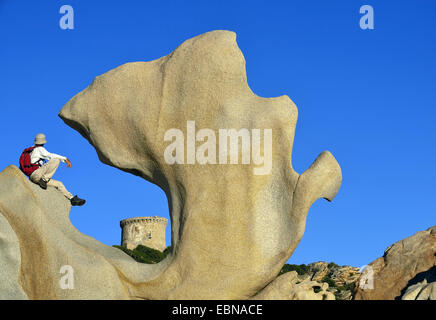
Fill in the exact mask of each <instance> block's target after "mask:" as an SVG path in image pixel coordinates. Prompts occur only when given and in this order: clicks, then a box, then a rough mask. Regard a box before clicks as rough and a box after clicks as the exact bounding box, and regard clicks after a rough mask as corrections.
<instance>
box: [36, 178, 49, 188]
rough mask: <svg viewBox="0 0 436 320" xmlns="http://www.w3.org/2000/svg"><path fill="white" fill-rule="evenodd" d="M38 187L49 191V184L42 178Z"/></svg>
mask: <svg viewBox="0 0 436 320" xmlns="http://www.w3.org/2000/svg"><path fill="white" fill-rule="evenodd" d="M38 185H39V186H40V187H41V188H42V189H44V190H47V182H46V181H44V180H42V178H41V179H39V181H38Z"/></svg>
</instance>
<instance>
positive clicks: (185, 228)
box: [0, 31, 342, 299]
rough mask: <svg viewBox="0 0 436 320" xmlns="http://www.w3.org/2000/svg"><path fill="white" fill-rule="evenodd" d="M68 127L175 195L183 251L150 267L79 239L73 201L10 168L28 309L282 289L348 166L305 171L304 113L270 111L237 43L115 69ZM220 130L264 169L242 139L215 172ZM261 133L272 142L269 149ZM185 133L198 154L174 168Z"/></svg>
mask: <svg viewBox="0 0 436 320" xmlns="http://www.w3.org/2000/svg"><path fill="white" fill-rule="evenodd" d="M59 116H60V117H61V118H62V119H63V120H64V121H65V123H66V124H68V125H70V126H71V127H72V128H74V129H76V130H77V131H78V132H80V134H82V136H83V137H85V138H86V139H87V140H88V141H89V142H90V144H91V145H92V146H93V147H94V148H95V150H96V151H97V154H98V156H99V159H100V160H101V161H102V162H103V163H105V164H108V165H110V166H113V167H115V168H118V169H120V170H123V171H126V172H129V173H132V174H134V175H137V176H140V177H142V178H144V179H145V180H148V181H151V182H152V183H155V184H156V185H158V186H160V187H161V188H162V189H163V190H164V191H165V193H166V195H167V198H168V202H169V208H170V217H171V223H172V224H171V233H172V248H173V249H172V253H171V254H169V255H168V256H167V258H166V259H165V260H163V261H162V262H160V263H158V264H155V265H143V264H139V263H136V262H134V261H133V260H132V259H130V258H129V257H128V256H126V255H125V254H123V253H122V252H121V251H119V250H117V249H115V248H110V247H107V246H105V245H103V244H101V243H99V242H98V241H96V240H94V239H91V238H90V237H87V236H85V235H83V234H81V233H80V232H78V231H77V230H76V229H74V227H72V225H71V223H70V222H69V220H68V212H69V209H70V208H69V207H68V203H67V202H65V201H66V200H65V199H64V200H62V199H61V198H59V197H58V195H57V194H54V192H55V190H48V191H47V192H45V191H42V190H37V189H35V188H36V187H35V186H32V185H31V183H30V182H28V181H26V178H25V177H24V176H23V175H21V176H20V174H21V173H20V172H19V171H17V170H18V169H16V168H14V167H8V168H7V169H6V170H4V171H3V172H2V173H1V174H0V179H1V182H0V213H1V214H2V215H3V217H4V218H5V219H6V220H7V221H8V224H9V227H8V226H5V227H2V228H4V229H5V231H4V232H5V234H7V239H8V240H7V243H8V244H7V248H8V250H9V251H7V253H2V254H6V255H8V258H9V259H10V261H11V262H10V263H8V268H9V269H7V270H8V271H6V272H8V273H11V275H12V277H13V279H14V280H13V281H12V283H11V285H10V286H9V292H12V293H13V294H14V295H15V296H19V297H24V296H27V297H28V298H31V299H57V298H64V299H104V298H110V299H132V298H135V299H247V298H250V297H252V296H254V295H255V294H256V293H258V292H259V291H260V290H261V289H262V288H264V287H266V286H267V285H268V284H269V283H271V282H272V281H273V280H274V279H275V278H276V276H277V274H278V273H279V271H280V269H281V268H282V266H283V265H284V263H285V262H286V261H287V260H288V259H289V257H290V256H291V254H292V253H293V251H294V250H295V248H296V247H297V245H298V243H299V241H300V239H301V238H302V236H303V234H304V230H305V223H306V215H307V212H308V210H309V208H310V206H311V205H312V203H313V202H314V201H316V200H317V199H318V198H325V199H328V200H332V199H333V198H334V197H335V195H336V193H337V192H338V190H339V187H340V185H341V179H342V178H341V170H340V167H339V165H338V163H337V161H336V160H335V158H334V157H333V156H332V155H331V153H330V152H328V151H325V152H323V153H321V154H320V155H319V156H318V157H317V158H316V160H315V161H314V163H313V164H312V165H311V166H310V168H308V169H307V170H306V171H305V172H304V173H302V174H301V175H300V174H298V173H297V172H295V171H294V170H293V168H292V163H291V156H292V144H293V139H294V130H295V126H296V121H297V108H296V106H295V104H294V103H293V102H292V101H291V100H290V99H289V98H288V97H287V96H281V97H277V98H262V97H258V96H257V95H255V94H254V93H253V92H252V91H251V89H250V88H249V86H248V84H247V78H246V71H245V60H244V57H243V55H242V53H241V51H240V50H239V48H238V46H237V44H236V35H235V34H234V33H233V32H228V31H213V32H208V33H205V34H202V35H200V36H197V37H195V38H192V39H189V40H187V41H185V42H184V43H183V44H182V45H180V46H179V47H178V48H177V49H176V50H175V51H174V52H172V53H171V54H169V55H168V56H165V57H162V58H160V59H157V60H154V61H150V62H134V63H127V64H124V65H122V66H120V67H118V68H116V69H113V70H111V71H109V72H107V73H105V74H103V75H101V76H99V77H97V78H96V79H95V80H94V81H93V83H92V84H91V85H90V86H89V87H88V88H86V89H85V90H84V91H82V92H80V93H78V94H77V95H76V96H74V97H73V98H72V99H71V100H70V101H69V102H68V103H67V104H66V105H65V106H64V107H63V108H62V110H61V112H60V113H59ZM189 126H191V129H190V127H189ZM192 126H194V132H192ZM195 128H198V130H200V131H198V132H196V130H195ZM201 129H205V130H203V131H201ZM220 129H223V130H224V129H226V130H235V131H238V132H239V133H241V136H240V137H239V138H241V141H242V142H243V141H244V139H245V138H247V137H248V139H250V138H251V142H252V148H253V150H252V152H253V154H255V152H259V149H260V152H259V154H260V156H258V157H257V158H256V159H257V160H256V159H255V158H254V156H253V161H250V160H251V159H250V157H249V158H248V162H247V161H244V159H245V158H244V157H245V156H246V155H248V156H250V152H248V153H247V152H245V153H244V152H243V149H239V150H238V146H240V144H239V142H238V140H236V144H232V142H230V144H231V146H230V152H229V156H230V159H231V160H230V162H227V160H228V158H227V156H226V155H225V154H224V155H223V153H222V152H221V149H220V152H219V153H217V154H216V155H217V156H218V157H219V158H220V164H218V163H216V162H215V160H214V158H213V157H212V155H213V153H212V151H213V149H212V148H207V150H208V152H207V162H206V163H204V162H203V163H201V161H198V154H199V153H200V155H201V150H203V151H204V148H205V144H207V143H208V144H207V145H208V147H210V143H212V142H213V141H209V140H211V139H212V137H213V136H214V135H215V134H218V133H219V132H220ZM177 130H178V131H177ZM190 130H191V132H190ZM256 130H260V132H263V133H264V137H263V139H262V137H260V141H259V137H257V138H256V137H255V132H256ZM269 130H270V131H269ZM175 131H176V132H183V133H184V137H187V138H186V153H185V150H183V154H182V157H181V158H180V157H176V163H172V164H171V163H169V162H168V158H167V157H166V156H165V155H166V151H167V150H168V149H167V148H168V144H169V143H170V142H168V141H169V140H168V139H167V138H168V132H170V133H171V132H172V133H174V132H175ZM267 132H270V133H271V139H270V140H269V139H268V135H267ZM250 134H251V135H250ZM175 137H176V138H177V137H178V136H177V135H175ZM184 137H182V139H183V138H184ZM170 138H174V137H173V136H171V135H170ZM206 138H207V139H208V140H207V143H206V142H205V139H206ZM237 138H238V137H237ZM256 139H257V140H256ZM226 141H228V140H227V137H226ZM255 141H257V142H258V144H257V147H256V143H254V142H255ZM201 142H203V143H204V144H202V143H201ZM242 142H241V144H242V145H243V143H242ZM195 144H197V146H196V145H195ZM212 144H213V143H212ZM226 144H227V142H226ZM183 146H185V145H183ZM195 147H197V148H198V149H197V150H196V152H193V150H192V148H195ZM220 147H221V141H220ZM232 148H236V152H235V150H234V149H232ZM269 148H271V149H269ZM262 150H263V158H262ZM178 151H180V150H178V149H176V153H177V152H178ZM239 151H241V152H239ZM269 151H270V153H269ZM205 154H206V153H203V156H204V155H205ZM167 155H168V154H167ZM172 155H173V153H170V156H172ZM195 155H197V161H195V160H196V158H195ZM268 155H270V156H271V159H270V160H271V163H270V164H271V166H270V167H269V168H268V166H266V164H267V160H268V159H267V158H268ZM185 156H186V160H185ZM235 156H236V161H234V160H235V159H234V157H235ZM239 157H241V158H242V160H241V161H240V162H238V161H239ZM222 158H223V159H225V161H224V163H227V164H224V163H222V162H221V159H222ZM215 159H216V158H215ZM232 159H233V160H232ZM259 159H261V160H262V159H263V164H264V166H263V167H262V163H261V162H260V161H259ZM245 160H247V159H245ZM181 162H183V163H184V164H181ZM265 168H266V170H263V169H265ZM0 221H4V219H3V220H0ZM12 230H13V231H12ZM14 234H15V236H14ZM16 239H18V242H19V245H18V244H17V241H16ZM1 250H2V252H3V251H4V250H3V246H2V247H1ZM20 257H21V260H20ZM65 264H67V265H70V266H71V267H72V268H73V269H74V270H75V275H76V281H75V289H74V290H64V289H59V279H58V276H59V268H60V267H61V266H62V265H65ZM4 272H5V271H3V270H1V271H0V273H4ZM241 273H242V274H241ZM1 290H3V289H0V291H1Z"/></svg>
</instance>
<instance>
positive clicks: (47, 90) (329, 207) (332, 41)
mask: <svg viewBox="0 0 436 320" xmlns="http://www.w3.org/2000/svg"><path fill="white" fill-rule="evenodd" d="M64 4H69V5H71V6H72V7H73V8H74V13H75V17H74V18H75V21H74V24H75V28H74V30H62V29H61V28H60V27H59V19H60V18H61V16H62V15H61V14H59V8H60V7H61V6H62V5H64ZM364 4H369V5H372V6H373V8H374V12H375V15H374V18H375V29H374V30H362V29H360V27H359V20H360V17H361V14H360V13H359V8H360V7H361V6H362V5H364ZM215 29H226V30H232V31H235V32H236V33H237V41H238V45H239V47H240V48H241V50H242V52H243V53H244V55H245V58H246V61H247V74H248V82H249V85H250V87H251V88H252V90H253V91H254V92H255V93H256V94H258V95H259V96H263V97H275V96H280V95H283V94H286V95H288V96H289V97H290V98H291V99H292V100H293V101H294V102H295V103H296V104H297V107H298V109H299V119H298V124H297V128H296V136H295V144H294V151H293V165H294V168H295V170H296V171H297V172H299V173H302V172H303V171H304V170H305V169H306V168H307V167H308V166H309V165H310V164H311V163H312V161H313V160H314V159H315V158H316V156H317V155H318V154H319V153H320V152H322V151H323V150H330V151H331V152H332V153H333V154H334V156H335V157H336V159H337V160H338V162H339V164H340V165H341V168H342V173H343V184H342V187H341V190H340V192H339V194H338V195H337V197H336V198H335V200H334V201H333V202H332V203H328V202H327V201H325V200H318V201H317V202H316V203H315V204H314V205H313V206H312V208H311V209H310V211H309V215H308V220H307V225H306V232H305V235H304V237H303V239H302V240H301V242H300V245H299V246H298V247H297V249H296V251H295V252H294V254H293V256H292V257H291V259H290V260H289V262H290V263H298V264H300V263H310V262H314V261H320V260H322V261H334V262H336V263H338V264H342V265H345V264H349V265H354V266H362V265H364V264H367V263H369V262H371V261H373V260H374V259H376V258H377V257H379V256H381V255H382V254H383V251H384V249H385V248H386V247H388V246H389V245H390V244H392V243H393V242H395V241H397V240H400V239H402V238H405V237H407V236H409V235H411V234H413V233H415V232H417V231H419V230H424V229H427V228H428V227H430V226H432V225H434V224H435V220H436V219H435V217H436V205H435V201H434V199H435V194H436V187H435V186H436V183H435V181H436V173H435V172H436V170H435V164H436V148H435V141H436V130H435V120H436V59H435V58H436V2H434V1H427V0H415V1H395V2H394V1H381V0H380V1H366V0H365V1H364V0H362V1H355V0H343V1H338V0H336V1H322V0H317V1H314V0H305V1H235V0H233V1H210V0H208V1H139V0H137V1H133V0H130V1H102V0H94V1H85V0H81V1H70V0H69V1H16V0H14V1H12V0H0V107H1V116H0V133H1V137H2V148H1V157H0V170H3V169H4V168H6V167H7V166H8V165H10V164H17V163H18V157H19V155H20V153H21V151H22V150H23V149H24V148H25V147H28V146H30V145H31V144H32V141H33V137H34V135H35V134H36V133H38V132H44V133H45V134H46V135H47V139H48V144H47V145H46V147H47V149H48V150H49V151H52V152H56V153H59V154H63V155H66V156H68V157H69V158H70V159H71V161H72V164H73V167H72V168H71V169H67V168H66V167H65V166H62V167H61V168H60V169H59V170H58V172H57V173H56V176H55V179H58V180H62V181H63V182H64V183H65V185H66V186H67V187H68V189H70V191H71V192H73V193H74V194H78V195H79V196H82V197H84V198H86V199H87V201H88V203H87V204H86V206H84V207H80V208H73V209H72V212H71V215H70V217H71V221H72V223H73V224H74V225H75V226H76V227H77V228H78V229H79V230H80V231H81V232H83V233H85V234H88V235H90V236H92V237H94V238H96V239H98V240H99V241H101V242H103V243H105V244H108V245H113V244H119V242H120V237H121V232H120V231H121V230H120V227H119V221H120V220H121V219H124V218H127V217H135V216H146V215H159V216H164V217H168V206H167V200H166V198H165V195H164V193H163V191H161V190H160V189H159V188H158V187H156V186H154V185H152V184H150V183H148V182H146V181H144V180H142V179H140V178H138V177H135V176H132V175H129V174H127V173H124V172H121V171H119V170H117V169H115V168H112V167H109V166H106V165H104V164H102V163H101V162H100V161H99V160H98V158H97V155H96V153H95V150H94V149H93V148H92V147H91V146H90V145H89V144H88V142H87V141H86V140H84V139H83V138H82V137H81V136H80V134H79V133H77V132H75V131H74V130H73V129H71V128H69V127H68V126H67V125H65V124H64V123H63V122H62V120H61V119H60V118H58V116H57V113H58V112H59V110H60V109H61V108H62V106H63V105H64V104H65V103H66V102H67V101H68V100H69V99H70V98H71V97H72V96H74V95H75V94H76V93H78V92H79V91H81V90H83V89H84V88H85V87H87V86H88V85H89V84H90V83H91V82H92V80H93V78H94V77H96V76H98V75H100V74H102V73H104V72H106V71H108V70H110V69H113V68H115V67H117V66H119V65H121V64H123V63H126V62H131V61H149V60H154V59H157V58H160V57H161V56H164V55H167V54H169V53H170V52H171V51H173V50H174V49H175V48H176V47H177V46H178V45H179V44H181V43H182V42H183V41H184V40H186V39H188V38H191V37H194V36H196V35H199V34H201V33H204V32H207V31H210V30H215ZM169 230H170V229H169V226H168V228H167V243H170V231H169Z"/></svg>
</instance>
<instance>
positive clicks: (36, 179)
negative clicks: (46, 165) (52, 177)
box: [30, 167, 44, 184]
mask: <svg viewBox="0 0 436 320" xmlns="http://www.w3.org/2000/svg"><path fill="white" fill-rule="evenodd" d="M43 173H44V171H43V170H42V167H41V168H39V169H36V170H35V171H33V173H32V174H31V175H30V180H31V181H32V182H34V183H36V184H38V182H39V180H41V178H42V175H43Z"/></svg>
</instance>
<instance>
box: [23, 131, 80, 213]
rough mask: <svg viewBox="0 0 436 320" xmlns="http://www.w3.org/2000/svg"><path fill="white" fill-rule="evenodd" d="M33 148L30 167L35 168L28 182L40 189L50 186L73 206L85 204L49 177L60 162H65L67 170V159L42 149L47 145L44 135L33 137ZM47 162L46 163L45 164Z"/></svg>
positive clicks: (69, 164) (69, 165) (60, 183)
mask: <svg viewBox="0 0 436 320" xmlns="http://www.w3.org/2000/svg"><path fill="white" fill-rule="evenodd" d="M34 143H35V146H34V149H33V150H32V151H31V153H30V162H31V165H35V164H36V165H37V166H39V168H37V169H36V170H35V171H33V173H32V174H31V175H30V180H31V181H32V182H34V183H36V184H38V185H39V186H40V187H41V188H42V189H44V190H45V189H47V186H52V187H55V188H56V189H58V190H59V191H60V192H62V194H63V195H64V196H65V197H66V198H67V199H69V200H70V202H71V205H73V206H82V205H84V204H85V200H83V199H80V198H79V197H78V196H77V195H76V196H74V197H73V195H72V194H71V193H70V192H68V190H67V189H66V188H65V186H64V184H63V183H62V182H60V181H57V180H53V179H52V178H51V177H53V175H54V174H55V172H56V170H57V168H58V167H59V164H60V162H61V161H62V162H66V163H67V168H71V162H70V160H69V159H68V158H66V157H64V156H60V155H58V154H55V153H50V152H48V151H47V150H46V149H45V148H44V144H46V143H47V141H46V139H45V135H44V134H42V133H39V134H37V135H36V137H35V141H34ZM45 161H47V162H45Z"/></svg>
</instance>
